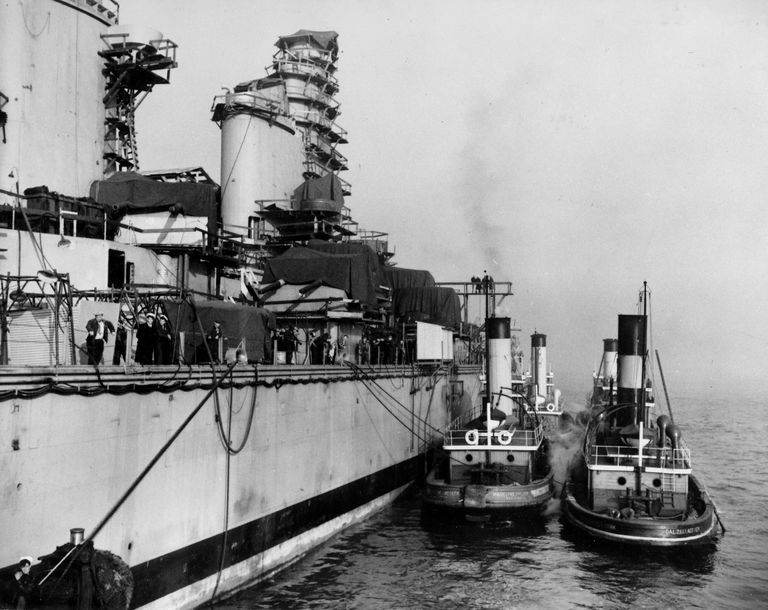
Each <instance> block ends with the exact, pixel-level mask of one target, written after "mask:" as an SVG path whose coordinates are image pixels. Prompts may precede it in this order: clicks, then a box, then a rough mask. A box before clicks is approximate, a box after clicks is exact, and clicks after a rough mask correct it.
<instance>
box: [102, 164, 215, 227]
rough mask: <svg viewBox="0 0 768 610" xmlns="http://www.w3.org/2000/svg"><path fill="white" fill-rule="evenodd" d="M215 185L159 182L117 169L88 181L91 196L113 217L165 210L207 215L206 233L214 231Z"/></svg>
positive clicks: (190, 214)
mask: <svg viewBox="0 0 768 610" xmlns="http://www.w3.org/2000/svg"><path fill="white" fill-rule="evenodd" d="M218 188H219V187H218V186H216V185H215V184H200V183H197V182H160V181H158V180H152V178H147V177H146V176H142V175H141V174H137V173H135V172H118V173H116V174H113V175H112V176H110V177H109V179H107V180H96V181H95V182H93V183H92V184H91V198H92V199H93V200H94V201H96V202H97V203H101V204H102V205H104V206H105V207H106V208H107V209H108V211H109V213H110V215H111V216H112V217H113V218H121V217H122V216H124V215H125V214H131V213H133V214H136V213H146V212H162V211H168V212H171V213H172V214H184V215H186V216H205V217H207V218H208V232H209V233H215V232H216V217H217V193H218Z"/></svg>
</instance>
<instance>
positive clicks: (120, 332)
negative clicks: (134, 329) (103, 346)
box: [112, 320, 128, 364]
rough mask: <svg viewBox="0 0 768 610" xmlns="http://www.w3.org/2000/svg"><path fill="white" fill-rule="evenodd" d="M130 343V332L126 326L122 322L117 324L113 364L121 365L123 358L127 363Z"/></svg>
mask: <svg viewBox="0 0 768 610" xmlns="http://www.w3.org/2000/svg"><path fill="white" fill-rule="evenodd" d="M127 341H128V331H126V329H125V324H124V323H123V321H122V320H120V321H119V322H118V323H117V330H116V331H115V353H114V354H113V355H112V364H120V359H121V358H122V359H123V361H124V362H127V361H128V360H127V358H126V357H125V348H126V346H127Z"/></svg>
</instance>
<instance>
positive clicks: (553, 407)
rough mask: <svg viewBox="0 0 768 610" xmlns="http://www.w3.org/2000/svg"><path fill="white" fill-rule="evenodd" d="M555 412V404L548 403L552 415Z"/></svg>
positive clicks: (548, 409)
mask: <svg viewBox="0 0 768 610" xmlns="http://www.w3.org/2000/svg"><path fill="white" fill-rule="evenodd" d="M554 410H555V403H553V402H548V403H547V411H549V412H550V413H552V412H553V411H554Z"/></svg>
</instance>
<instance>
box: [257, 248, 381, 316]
mask: <svg viewBox="0 0 768 610" xmlns="http://www.w3.org/2000/svg"><path fill="white" fill-rule="evenodd" d="M374 257H375V255H374ZM373 260H375V258H374V259H373ZM371 261H372V259H371V258H370V257H369V256H368V255H367V254H366V253H364V252H359V253H356V254H355V253H350V254H329V253H326V252H320V251H318V250H313V249H310V248H303V247H295V248H291V249H290V250H287V251H286V252H284V253H283V254H281V255H280V256H277V257H274V258H271V259H268V260H267V262H266V265H265V269H264V278H263V282H264V283H265V284H269V283H270V282H274V281H275V280H284V281H285V282H286V283H288V284H310V283H312V282H315V281H318V280H319V281H321V282H323V283H324V284H325V285H327V286H331V287H333V288H340V289H341V290H344V291H345V292H346V293H347V295H349V297H350V298H351V299H357V300H359V301H360V302H361V303H366V304H368V305H376V285H375V283H374V280H375V278H376V275H377V274H376V269H372V268H371V265H372V262H371Z"/></svg>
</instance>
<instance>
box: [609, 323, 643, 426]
mask: <svg viewBox="0 0 768 610" xmlns="http://www.w3.org/2000/svg"><path fill="white" fill-rule="evenodd" d="M644 339H645V316H636V315H619V353H618V390H617V392H616V400H617V402H618V404H628V403H629V404H634V405H635V406H636V408H635V409H632V410H626V409H624V410H622V411H620V412H619V413H618V414H617V417H616V422H617V424H618V425H620V426H626V425H628V424H632V423H635V422H636V420H637V413H638V411H642V405H641V402H642V401H643V399H644V397H643V392H642V386H643V348H644V344H645V340H644Z"/></svg>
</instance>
